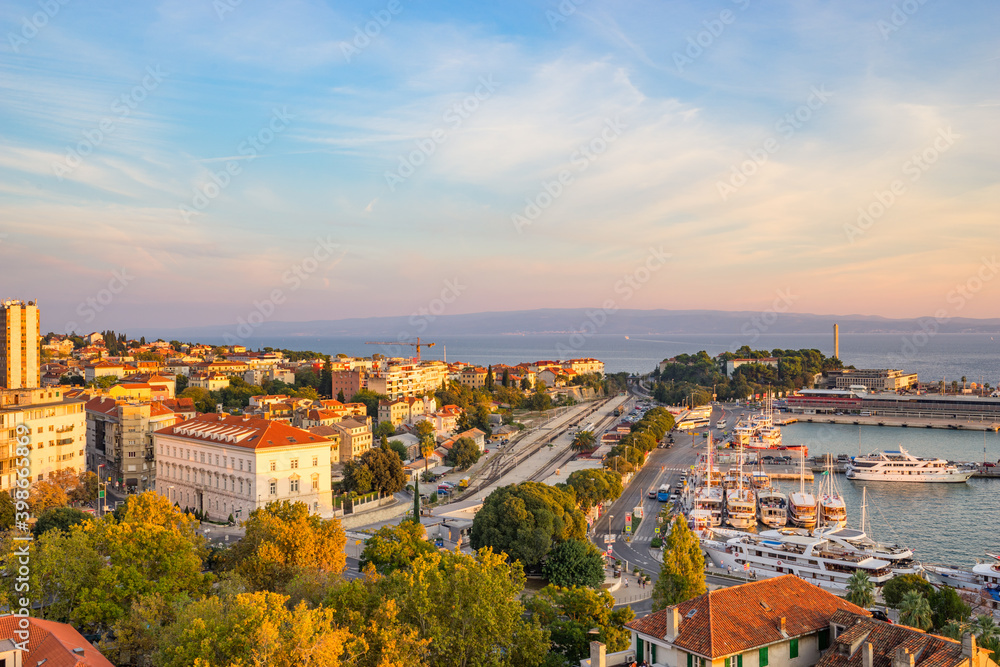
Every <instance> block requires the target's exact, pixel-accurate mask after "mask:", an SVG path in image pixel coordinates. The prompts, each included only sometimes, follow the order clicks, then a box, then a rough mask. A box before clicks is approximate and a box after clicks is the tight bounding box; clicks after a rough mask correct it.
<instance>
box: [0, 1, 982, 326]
mask: <svg viewBox="0 0 1000 667" xmlns="http://www.w3.org/2000/svg"><path fill="white" fill-rule="evenodd" d="M998 26H1000V6H998V5H996V3H989V2H985V1H982V2H977V1H964V2H962V3H944V2H941V1H940V0H926V1H925V2H924V3H923V4H921V2H920V0H910V1H909V2H907V3H891V2H811V1H804V2H790V1H789V2H780V1H779V2H768V3H763V2H758V1H755V0H740V1H739V2H732V1H729V0H727V1H718V2H706V3H694V2H683V3H681V2H628V3H625V2H602V1H600V0H580V1H578V2H571V1H570V0H566V1H565V2H563V3H562V4H559V3H557V2H550V3H546V2H538V3H536V2H504V3H499V2H482V3H457V2H435V3H429V2H419V1H415V2H407V1H406V0H398V1H395V0H394V1H392V2H365V3H350V4H335V3H325V2H318V1H317V2H280V3H270V2H269V3H264V2H260V1H259V0H242V1H239V0H168V1H164V2H149V3H145V2H143V3H124V2H121V3H111V2H96V3H94V2H88V3H85V2H81V1H80V0H66V1H65V3H60V2H59V0H49V2H48V4H47V3H46V2H41V3H39V2H37V1H36V2H20V1H16V2H6V3H4V4H3V5H2V7H0V35H2V36H3V39H2V40H0V52H2V57H0V90H2V93H0V266H2V267H3V268H2V274H0V278H2V283H3V289H2V290H0V292H2V294H0V296H3V297H15V298H29V299H33V298H37V299H39V301H40V305H41V306H42V313H43V328H45V329H52V330H57V331H58V330H62V329H63V328H64V327H65V326H66V324H67V323H73V324H77V325H78V326H79V327H80V328H81V329H83V328H86V329H88V330H92V329H104V328H114V329H118V330H123V329H127V328H128V327H129V326H132V327H138V326H163V327H170V326H192V325H198V324H226V323H230V322H236V321H237V320H238V318H240V317H244V318H245V317H246V316H247V314H248V313H250V312H253V311H254V310H258V311H260V312H264V314H265V315H266V316H267V317H268V318H270V319H275V320H314V319H333V318H340V317H365V316H375V315H408V314H411V313H417V312H419V310H420V309H421V308H427V307H428V305H429V304H432V303H434V302H435V299H438V298H439V297H440V295H441V294H442V292H443V291H446V290H448V289H449V288H448V285H449V283H448V281H452V284H453V283H454V281H457V283H458V284H459V285H461V289H459V290H457V292H458V293H457V294H456V295H455V296H454V297H453V298H450V299H449V301H448V303H447V308H446V312H448V313H463V312H476V311H484V310H508V309H522V308H537V307H560V306H565V307H583V306H586V307H591V306H597V305H600V304H602V303H605V302H608V303H611V304H613V305H615V306H616V307H621V308H685V309H686V308H712V309H734V310H735V309H739V310H763V309H767V308H769V307H771V306H772V304H773V303H774V301H775V299H776V298H779V295H787V294H788V293H789V292H790V293H791V294H792V295H793V297H792V298H791V300H790V302H791V303H790V305H788V306H787V307H788V309H790V310H793V311H799V312H812V313H831V314H850V313H863V314H872V315H885V316H919V315H930V314H934V312H935V311H940V310H944V311H945V312H946V313H947V314H948V315H949V316H963V317H993V316H997V315H998V313H997V312H996V307H995V305H996V303H997V302H998V301H997V289H998V288H997V284H998V283H1000V281H993V280H992V278H993V277H994V275H995V273H996V270H995V269H992V268H990V267H992V266H993V264H992V258H993V256H994V254H995V250H996V245H997V237H998V234H997V211H998V210H1000V207H998V203H1000V202H998V194H1000V191H998V185H997V178H998V159H997V158H998V147H1000V136H998V134H1000V127H998V123H997V122H996V119H997V111H998V102H1000V92H998V89H997V87H998V82H1000V77H998V73H1000V72H998V68H1000V40H998V35H997V32H998ZM366 29H367V31H368V33H369V34H370V35H373V36H370V37H366V36H364V31H365V30H366ZM359 35H361V36H360V37H359ZM560 181H561V182H560ZM859 209H860V210H859ZM862 213H866V215H862ZM334 246H336V247H334ZM657 253H658V254H657ZM651 254H653V255H655V256H658V257H659V256H662V255H664V254H669V255H670V258H669V260H667V261H664V262H659V263H656V266H655V268H654V269H652V270H646V269H643V268H642V267H644V266H646V267H648V266H650V265H649V263H648V261H649V258H650V256H651ZM116 271H117V272H118V274H117V275H118V276H119V278H115V275H116V274H115V273H114V272H116ZM627 276H633V277H634V278H636V279H637V280H636V284H635V288H634V289H630V290H628V291H627V292H626V290H623V289H616V286H618V285H620V281H621V280H622V279H623V278H624V277H627ZM970 281H971V282H970ZM957 286H965V287H966V290H967V292H968V294H967V298H966V297H963V298H962V299H961V301H959V300H957V299H953V298H950V295H953V293H954V290H955V289H956V287H957ZM781 298H785V297H781ZM268 301H271V302H272V305H273V308H272V307H269V306H268V305H267V303H265V302H268ZM786 301H788V299H787V298H786ZM262 304H263V305H262ZM265 311H266V312H265Z"/></svg>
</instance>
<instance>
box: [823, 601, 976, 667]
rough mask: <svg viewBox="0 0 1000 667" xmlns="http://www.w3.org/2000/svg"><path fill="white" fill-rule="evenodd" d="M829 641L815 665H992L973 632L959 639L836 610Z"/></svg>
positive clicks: (851, 666)
mask: <svg viewBox="0 0 1000 667" xmlns="http://www.w3.org/2000/svg"><path fill="white" fill-rule="evenodd" d="M830 634H831V637H832V639H833V645H832V646H831V647H830V649H829V650H828V651H827V652H826V653H824V654H823V657H822V658H820V660H819V662H818V663H816V667H995V666H996V663H995V662H993V660H991V659H990V653H991V652H990V651H989V650H988V649H984V648H979V647H978V646H976V638H975V636H974V635H971V634H966V635H965V636H964V637H963V638H962V641H960V642H959V641H955V640H954V639H948V638H946V637H938V636H936V635H929V634H927V633H925V632H923V631H921V630H917V629H915V628H910V627H907V626H905V625H892V624H891V623H885V622H884V621H877V620H875V619H874V618H870V617H868V616H863V615H860V614H853V613H851V612H849V611H847V610H841V611H838V612H836V613H835V614H834V615H833V617H832V618H831V619H830Z"/></svg>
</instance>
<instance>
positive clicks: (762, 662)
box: [757, 646, 767, 667]
mask: <svg viewBox="0 0 1000 667" xmlns="http://www.w3.org/2000/svg"><path fill="white" fill-rule="evenodd" d="M758 653H759V654H760V655H759V657H758V658H757V665H758V667H767V647H766V646H764V647H763V648H761V649H760V651H758Z"/></svg>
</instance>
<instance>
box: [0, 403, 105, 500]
mask: <svg viewBox="0 0 1000 667" xmlns="http://www.w3.org/2000/svg"><path fill="white" fill-rule="evenodd" d="M63 391H64V390H63V389H62V388H60V387H46V388H37V389H11V390H0V489H9V488H10V487H11V485H12V484H13V483H14V471H13V459H14V458H15V457H14V454H15V448H16V438H15V437H14V430H15V429H16V428H17V426H18V425H22V424H23V425H24V426H26V427H28V429H30V434H29V438H30V440H31V442H30V444H29V445H28V448H29V450H30V454H29V456H28V460H29V468H30V471H31V472H30V477H29V479H28V481H29V482H36V481H44V480H46V479H48V478H49V477H50V476H51V474H52V473H54V472H56V471H58V470H64V469H66V468H72V469H73V470H74V472H78V473H79V472H83V471H84V470H86V457H85V453H86V447H87V420H86V414H85V412H84V406H85V401H83V400H82V399H78V398H68V397H66V396H65V395H64V394H63Z"/></svg>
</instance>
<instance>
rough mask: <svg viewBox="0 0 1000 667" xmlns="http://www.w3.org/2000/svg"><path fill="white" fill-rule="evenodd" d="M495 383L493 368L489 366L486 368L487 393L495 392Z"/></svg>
mask: <svg viewBox="0 0 1000 667" xmlns="http://www.w3.org/2000/svg"><path fill="white" fill-rule="evenodd" d="M494 383H495V380H494V379H493V366H487V367H486V380H485V387H486V391H493V384H494Z"/></svg>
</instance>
